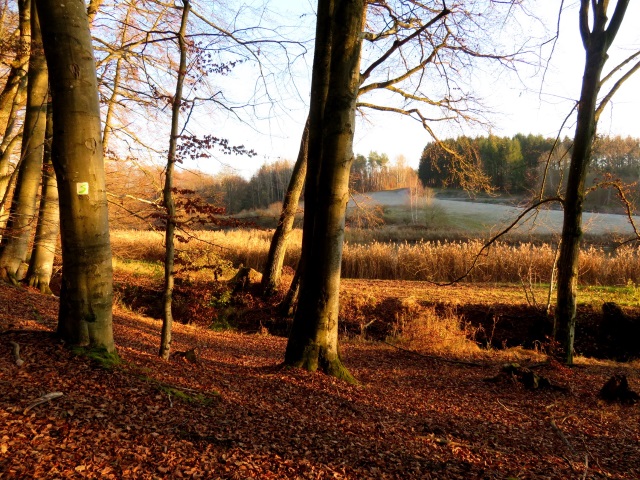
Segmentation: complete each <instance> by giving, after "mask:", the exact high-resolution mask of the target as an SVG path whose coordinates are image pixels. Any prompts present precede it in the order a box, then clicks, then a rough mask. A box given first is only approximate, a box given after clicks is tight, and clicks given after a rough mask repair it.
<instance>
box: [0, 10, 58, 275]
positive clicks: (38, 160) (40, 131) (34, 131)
mask: <svg viewBox="0 0 640 480" xmlns="http://www.w3.org/2000/svg"><path fill="white" fill-rule="evenodd" d="M48 82H49V80H48V74H47V62H46V60H45V58H44V52H43V51H42V37H41V35H40V27H39V25H38V15H37V14H36V10H35V5H32V7H31V55H30V57H29V73H28V83H27V111H26V113H25V119H24V133H23V137H22V151H21V156H22V163H21V166H20V170H19V172H18V179H17V181H16V189H15V193H14V195H13V200H12V202H11V208H10V210H9V221H8V223H7V229H6V231H5V234H4V236H3V239H2V244H3V245H2V253H1V254H0V270H1V271H2V273H1V275H2V277H3V278H11V279H15V280H21V279H22V278H23V276H24V274H25V273H26V270H25V269H23V268H21V267H22V266H23V264H24V262H25V260H26V258H27V252H28V249H29V241H30V240H31V233H32V232H33V226H34V224H35V221H34V220H35V218H36V197H37V195H38V189H39V187H40V179H41V178H42V155H43V151H44V137H45V129H46V125H47V94H48V89H49V84H48Z"/></svg>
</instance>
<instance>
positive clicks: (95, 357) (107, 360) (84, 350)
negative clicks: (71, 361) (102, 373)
mask: <svg viewBox="0 0 640 480" xmlns="http://www.w3.org/2000/svg"><path fill="white" fill-rule="evenodd" d="M71 351H72V352H73V353H74V354H75V355H80V356H83V357H86V358H88V359H90V360H91V361H92V362H94V363H95V364H97V365H98V366H100V367H102V368H104V369H105V370H113V369H114V368H115V367H117V366H118V365H120V364H121V363H122V360H121V359H120V357H119V356H118V352H116V351H115V350H114V351H113V352H109V351H108V350H107V349H106V348H89V347H72V348H71Z"/></svg>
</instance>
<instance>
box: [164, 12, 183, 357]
mask: <svg viewBox="0 0 640 480" xmlns="http://www.w3.org/2000/svg"><path fill="white" fill-rule="evenodd" d="M183 2H184V3H183V8H182V22H181V24H180V32H179V33H178V45H179V48H180V65H179V68H178V79H177V81H176V93H175V95H174V97H173V110H172V114H171V138H170V140H169V155H168V157H167V171H166V174H165V179H164V192H163V193H164V207H165V209H166V212H167V213H166V214H167V227H166V231H165V243H166V246H165V248H166V250H165V259H164V295H163V317H162V333H161V337H160V351H159V353H158V354H159V355H160V357H162V358H164V359H165V360H168V359H169V354H170V353H171V329H172V325H173V315H172V313H171V303H172V298H173V284H174V278H173V265H174V255H175V250H174V238H173V237H174V232H175V228H176V206H175V202H174V200H173V170H174V166H175V163H176V147H177V143H178V129H179V122H180V106H181V104H182V86H183V84H184V78H185V76H186V73H187V44H186V40H185V36H186V33H187V20H188V18H189V9H190V8H191V7H190V5H189V2H188V0H183Z"/></svg>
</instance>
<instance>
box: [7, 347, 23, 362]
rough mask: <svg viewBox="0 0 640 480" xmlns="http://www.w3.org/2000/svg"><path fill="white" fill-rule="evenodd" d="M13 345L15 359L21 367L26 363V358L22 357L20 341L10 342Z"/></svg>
mask: <svg viewBox="0 0 640 480" xmlns="http://www.w3.org/2000/svg"><path fill="white" fill-rule="evenodd" d="M9 343H10V344H11V346H12V347H13V359H14V360H15V362H16V365H17V366H19V367H21V366H22V365H23V364H24V360H23V359H21V358H20V345H19V344H18V342H13V341H12V342H9Z"/></svg>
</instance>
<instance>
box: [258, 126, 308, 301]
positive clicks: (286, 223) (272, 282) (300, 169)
mask: <svg viewBox="0 0 640 480" xmlns="http://www.w3.org/2000/svg"><path fill="white" fill-rule="evenodd" d="M308 152H309V119H307V121H306V123H305V126H304V131H303V133H302V140H301V142H300V151H299V152H298V159H297V160H296V164H295V165H294V167H293V172H292V173H291V180H290V181H289V186H288V187H287V193H286V194H285V196H284V201H283V202H282V213H280V219H279V220H278V226H277V227H276V230H275V232H273V237H272V238H271V246H270V247H269V255H268V256H267V264H266V265H265V267H264V271H263V272H262V284H261V288H262V295H263V296H264V297H270V296H272V295H275V293H276V292H277V291H278V289H279V288H280V277H281V276H282V265H283V264H284V256H285V254H286V253H287V244H288V242H289V236H290V234H291V230H292V228H293V221H294V220H295V216H296V212H297V211H298V203H299V202H300V194H301V193H302V187H303V186H304V178H305V175H306V173H307V154H308Z"/></svg>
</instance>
